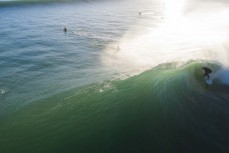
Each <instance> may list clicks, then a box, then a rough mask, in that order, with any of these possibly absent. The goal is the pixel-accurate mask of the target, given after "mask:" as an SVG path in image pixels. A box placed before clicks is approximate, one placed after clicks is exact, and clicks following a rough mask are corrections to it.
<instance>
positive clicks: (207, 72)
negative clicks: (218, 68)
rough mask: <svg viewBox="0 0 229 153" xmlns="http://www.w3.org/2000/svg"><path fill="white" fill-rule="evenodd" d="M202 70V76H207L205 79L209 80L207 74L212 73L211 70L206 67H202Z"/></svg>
mask: <svg viewBox="0 0 229 153" xmlns="http://www.w3.org/2000/svg"><path fill="white" fill-rule="evenodd" d="M202 70H204V75H203V77H205V76H207V78H208V79H210V76H209V74H210V73H212V70H211V69H210V68H208V67H205V66H204V67H202Z"/></svg>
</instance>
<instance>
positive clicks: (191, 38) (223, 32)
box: [102, 0, 229, 71]
mask: <svg viewBox="0 0 229 153" xmlns="http://www.w3.org/2000/svg"><path fill="white" fill-rule="evenodd" d="M208 3H212V2H211V1H209V2H208ZM158 5H159V6H160V7H161V10H162V12H161V14H157V16H154V17H152V18H147V17H146V15H144V14H142V15H141V16H139V20H141V22H140V24H139V25H141V26H138V25H135V26H133V28H132V29H130V30H129V31H128V32H127V33H126V34H125V35H124V36H123V38H121V39H120V40H119V42H118V43H116V44H112V45H109V46H108V47H107V48H106V49H105V51H104V52H105V54H104V56H103V58H102V60H103V62H104V63H105V64H106V65H109V66H110V65H112V67H115V66H117V67H120V65H122V68H124V69H125V68H126V69H130V67H131V68H132V69H134V71H136V70H137V71H138V70H139V69H141V70H145V69H148V68H151V67H154V66H156V65H158V64H161V63H167V62H174V61H180V62H187V61H189V60H196V59H200V60H214V61H220V62H222V63H223V64H224V65H228V64H229V63H228V61H229V60H228V54H227V51H226V50H227V49H226V48H227V46H226V45H225V42H226V41H227V40H228V30H227V28H228V26H229V20H227V19H228V17H229V11H228V9H227V8H228V7H226V6H225V5H216V6H215V7H213V8H212V7H209V6H205V5H203V6H202V7H201V9H198V6H199V3H198V2H195V1H193V0H192V1H190V0H165V1H160V2H159V4H158ZM145 18H147V19H145ZM148 20H151V22H150V23H151V24H150V25H149V24H148V23H149V21H148ZM143 22H146V23H147V25H145V26H144V27H143V26H142V24H143ZM155 23H157V25H158V26H154V25H155ZM136 31H138V33H136V35H134V33H135V32H136ZM110 46H117V48H111V47H110Z"/></svg>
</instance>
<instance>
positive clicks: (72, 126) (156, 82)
mask: <svg viewBox="0 0 229 153" xmlns="http://www.w3.org/2000/svg"><path fill="white" fill-rule="evenodd" d="M205 64H206V63H205ZM174 65H175V63H170V64H163V65H160V66H158V67H156V68H154V69H151V70H148V71H145V72H143V73H142V74H139V75H136V76H133V77H130V78H128V79H124V80H108V81H104V82H102V83H96V84H93V85H89V86H84V87H81V88H77V89H75V90H71V91H68V92H65V93H62V94H60V95H57V96H54V97H50V98H48V99H44V100H41V101H39V102H36V103H33V104H31V105H30V106H28V107H26V108H24V109H23V110H20V111H19V112H17V113H16V114H15V115H11V116H8V117H4V118H1V127H0V129H1V133H0V137H1V139H0V143H1V144H3V145H2V146H1V151H3V152H15V151H17V152H28V151H29V152H30V151H31V152H100V153H102V152H117V153H120V152H195V153H198V152H200V153H203V152H206V153H209V152H228V151H229V148H228V146H229V143H228V137H227V136H228V135H229V131H228V129H229V123H228V120H229V111H228V109H229V103H228V102H229V90H228V89H229V86H228V85H226V84H224V83H222V82H220V81H219V80H218V77H215V79H214V80H213V84H212V85H211V86H208V85H206V84H205V82H204V80H203V78H202V71H201V66H202V65H203V63H201V62H190V63H189V64H186V65H185V66H182V67H180V68H174ZM208 66H211V67H212V68H213V71H214V72H220V71H224V69H223V68H222V67H221V66H220V65H218V64H214V63H209V64H208ZM171 68H174V69H171ZM15 127H17V128H16V129H17V130H14V129H15ZM44 135H45V136H44ZM47 136H48V137H47ZM6 144H10V145H6ZM34 148H36V149H34Z"/></svg>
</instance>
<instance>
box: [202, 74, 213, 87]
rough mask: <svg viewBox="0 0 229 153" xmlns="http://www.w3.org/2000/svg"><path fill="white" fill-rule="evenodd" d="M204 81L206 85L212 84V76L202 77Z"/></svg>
mask: <svg viewBox="0 0 229 153" xmlns="http://www.w3.org/2000/svg"><path fill="white" fill-rule="evenodd" d="M204 80H205V83H206V84H208V85H212V76H210V78H208V77H204Z"/></svg>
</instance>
